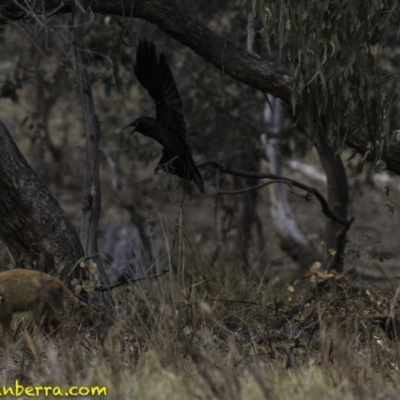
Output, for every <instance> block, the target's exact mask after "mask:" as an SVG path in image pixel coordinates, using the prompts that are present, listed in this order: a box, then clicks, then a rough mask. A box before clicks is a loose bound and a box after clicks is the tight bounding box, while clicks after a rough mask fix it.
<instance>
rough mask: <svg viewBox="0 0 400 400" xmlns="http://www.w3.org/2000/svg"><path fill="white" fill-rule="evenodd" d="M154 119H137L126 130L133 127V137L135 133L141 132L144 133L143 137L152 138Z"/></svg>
mask: <svg viewBox="0 0 400 400" xmlns="http://www.w3.org/2000/svg"><path fill="white" fill-rule="evenodd" d="M153 121H154V120H153V118H150V117H139V118H136V119H135V120H134V121H133V122H131V123H130V124H129V125H127V126H126V127H125V128H124V129H126V128H130V127H131V126H133V131H132V132H131V135H132V133H133V132H136V131H137V132H139V133H142V134H143V135H146V136H150V137H152V136H153V135H152V126H153V124H154V122H153Z"/></svg>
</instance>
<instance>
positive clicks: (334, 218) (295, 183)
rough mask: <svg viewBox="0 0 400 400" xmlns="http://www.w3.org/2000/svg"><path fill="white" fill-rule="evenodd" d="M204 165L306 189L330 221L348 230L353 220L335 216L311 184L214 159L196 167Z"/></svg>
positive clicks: (243, 176)
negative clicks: (252, 170) (228, 165)
mask: <svg viewBox="0 0 400 400" xmlns="http://www.w3.org/2000/svg"><path fill="white" fill-rule="evenodd" d="M205 166H211V167H214V168H216V169H217V170H218V171H219V172H220V173H224V174H229V175H234V176H240V177H242V178H256V179H273V180H274V181H275V180H279V181H280V182H281V183H287V184H288V185H291V186H293V187H297V188H299V189H301V190H304V191H306V192H307V193H306V196H305V198H306V199H307V200H309V199H310V198H311V197H312V196H315V197H316V198H317V200H318V201H319V203H320V204H321V209H322V212H323V213H324V214H325V216H327V217H328V218H329V219H331V220H332V221H334V222H337V223H338V224H340V225H343V226H344V227H345V228H346V231H347V230H349V228H350V226H351V224H352V223H353V221H354V218H351V219H350V220H344V219H342V218H339V217H337V216H336V215H335V214H334V213H333V212H332V211H331V210H330V208H329V206H328V203H327V201H326V199H325V197H324V196H323V195H322V194H321V193H320V192H319V191H318V190H317V189H315V188H313V187H311V186H308V185H305V184H304V183H300V182H298V181H295V180H294V179H290V178H285V177H283V176H280V175H274V174H264V173H261V172H247V171H240V170H235V169H230V168H226V167H224V166H223V165H222V164H220V163H218V162H216V161H202V162H200V163H198V164H197V167H198V168H201V167H205Z"/></svg>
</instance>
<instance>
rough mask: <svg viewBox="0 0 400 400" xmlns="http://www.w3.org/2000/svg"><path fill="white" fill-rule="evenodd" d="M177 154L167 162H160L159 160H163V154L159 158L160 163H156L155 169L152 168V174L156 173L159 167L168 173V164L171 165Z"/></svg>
mask: <svg viewBox="0 0 400 400" xmlns="http://www.w3.org/2000/svg"><path fill="white" fill-rule="evenodd" d="M178 157H179V156H175V157H174V158H171V159H170V160H168V161H167V162H164V163H162V164H161V161H163V158H164V156H163V157H162V158H161V160H160V163H158V165H157V167H156V169H155V170H154V174H157V173H158V170H159V169H160V168H163V169H165V172H166V173H167V174H168V175H169V165H171V164H172V163H173V162H174V161H175V160H176V159H177V158H178Z"/></svg>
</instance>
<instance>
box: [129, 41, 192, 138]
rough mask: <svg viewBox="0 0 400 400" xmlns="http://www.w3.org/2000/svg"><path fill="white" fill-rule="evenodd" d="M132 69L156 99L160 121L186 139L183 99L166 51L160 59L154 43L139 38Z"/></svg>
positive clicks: (158, 119)
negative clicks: (166, 56)
mask: <svg viewBox="0 0 400 400" xmlns="http://www.w3.org/2000/svg"><path fill="white" fill-rule="evenodd" d="M133 69H134V71H135V75H136V77H137V79H138V81H139V82H140V84H141V85H142V86H143V87H145V88H146V89H147V91H148V92H149V94H150V96H151V97H152V98H153V99H154V101H155V102H156V108H157V121H158V122H159V123H161V124H162V125H163V126H164V127H165V128H167V129H168V130H170V131H173V132H177V133H178V134H179V136H180V137H181V138H182V139H183V140H186V124H185V119H184V117H183V114H182V102H181V98H180V96H179V93H178V89H177V88H176V84H175V80H174V77H173V76H172V72H171V69H170V68H169V66H168V65H167V63H166V61H165V56H164V54H161V56H160V60H159V61H158V60H157V53H156V47H155V45H154V43H152V42H148V41H147V40H146V39H139V43H138V47H137V52H136V64H135V65H134V66H133Z"/></svg>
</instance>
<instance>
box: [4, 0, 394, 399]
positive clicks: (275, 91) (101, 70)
mask: <svg viewBox="0 0 400 400" xmlns="http://www.w3.org/2000/svg"><path fill="white" fill-rule="evenodd" d="M39 3H40V4H39ZM73 4H74V2H71V4H70V2H64V3H58V2H56V1H44V2H38V3H35V4H31V3H30V2H26V3H19V2H15V1H14V2H4V3H3V4H2V5H0V20H1V21H2V24H1V25H0V29H1V30H0V60H1V61H0V87H1V92H0V94H1V97H0V120H1V121H2V122H3V123H4V125H5V126H6V128H7V129H8V131H9V132H10V133H11V135H12V138H13V140H14V141H15V143H16V144H17V146H18V148H19V149H20V151H21V152H22V154H23V156H24V157H25V158H26V160H27V161H28V163H29V165H30V166H31V167H32V168H33V170H34V171H35V173H36V174H37V175H38V177H39V178H40V179H41V180H42V181H43V183H44V184H45V185H46V186H47V188H48V189H49V190H50V191H51V192H52V193H53V194H54V196H55V197H56V199H57V201H58V203H59V204H60V206H61V207H62V209H63V210H64V211H65V212H66V214H67V216H68V218H69V220H70V221H72V223H73V224H74V226H75V227H76V228H77V230H78V231H79V225H80V222H81V219H82V190H83V186H84V185H83V182H84V171H85V145H86V139H85V134H86V133H85V124H84V121H83V119H82V103H81V101H80V98H79V93H78V92H79V89H78V86H77V85H78V83H77V80H76V76H77V73H76V69H75V68H74V65H73V63H74V61H73V56H72V50H71V49H72V46H71V35H72V33H71V27H70V20H71V8H73ZM76 4H77V5H76V6H75V7H76V8H75V10H79V9H84V10H86V12H85V18H86V19H85V23H84V35H83V43H84V47H85V50H84V55H85V60H86V63H87V66H85V68H87V71H88V73H89V77H90V80H91V90H92V93H93V97H94V104H95V107H96V114H97V117H98V119H99V121H100V131H101V136H100V142H99V150H100V151H99V153H98V154H99V169H100V184H101V192H102V197H101V201H102V205H101V217H100V230H99V242H98V254H99V260H98V261H96V262H97V263H101V264H103V265H104V268H105V270H106V271H107V274H108V276H109V279H110V281H111V284H113V283H116V282H119V281H120V280H121V277H125V278H124V279H128V280H129V279H130V280H132V279H133V280H134V279H137V278H140V279H142V278H146V277H148V278H149V279H145V280H144V281H140V282H137V283H131V284H129V285H128V284H124V285H122V286H121V287H119V288H118V289H115V290H114V291H112V302H113V304H114V305H115V304H117V305H118V307H117V310H120V312H119V313H118V312H115V313H116V316H115V317H114V319H115V323H114V326H113V327H112V328H111V329H110V334H109V337H108V339H107V340H106V342H105V343H104V344H102V345H101V346H100V345H99V344H98V343H96V342H95V341H90V343H89V344H88V345H87V347H86V348H85V350H84V351H83V352H82V351H81V350H80V349H81V348H80V347H78V344H76V345H75V346H76V348H73V350H68V349H66V346H65V344H63V343H61V344H60V343H56V344H57V346H58V347H57V348H58V351H59V354H61V355H62V357H60V360H59V361H57V362H56V360H53V361H51V362H53V363H54V364H53V366H52V368H53V370H56V371H58V372H57V378H56V381H57V382H58V383H60V384H66V382H68V380H73V381H74V382H76V381H79V382H83V383H85V384H94V382H97V383H99V382H100V383H102V384H103V383H104V382H105V384H107V385H108V386H109V388H110V393H111V396H114V397H115V398H132V397H129V396H130V395H132V393H133V394H134V397H135V396H136V397H137V398H153V397H154V398H155V397H157V398H163V397H165V398H167V397H168V396H174V398H179V397H181V398H189V397H190V398H195V397H196V398H274V399H275V398H282V399H285V398H290V397H292V396H293V395H297V396H300V397H307V398H314V397H315V398H321V397H323V396H330V398H339V397H343V395H346V397H348V398H353V397H354V398H360V397H364V398H380V397H384V398H393V399H394V398H397V397H396V396H397V392H398V383H397V382H398V347H397V342H395V341H390V340H389V339H388V338H387V337H386V335H385V333H384V332H383V331H382V330H379V327H377V326H376V318H377V317H378V316H379V318H389V319H390V321H396V307H397V297H398V291H397V285H398V283H397V282H398V276H399V259H400V252H399V251H400V250H399V246H398V240H399V239H398V238H399V235H398V224H399V220H398V213H399V207H400V199H399V189H398V183H399V178H398V174H399V172H400V164H399V160H400V158H399V157H398V151H397V148H398V143H399V132H400V131H399V126H400V125H399V113H398V110H399V102H398V95H399V87H398V74H399V61H400V59H399V56H400V53H399V27H398V20H399V19H398V18H399V11H400V10H399V5H398V2H397V1H373V0H369V1H364V2H361V1H357V0H352V1H339V0H329V1H328V0H326V1H322V0H316V1H301V2H290V1H263V0H257V1H252V2H244V1H230V2H222V1H214V2H212V4H210V3H209V2H205V1H196V2H193V1H177V2H172V1H170V0H168V1H165V2H160V1H155V0H152V1H149V2H143V1H136V2H134V3H132V4H130V2H121V4H118V5H115V6H112V5H111V2H108V1H99V2H98V4H97V5H93V4H90V3H84V2H82V3H78V2H77V3H76ZM75 12H77V11H75ZM136 17H138V18H136ZM194 18H195V20H197V21H199V24H198V25H196V22H195V21H194V20H193V19H194ZM152 23H153V24H152ZM160 28H161V29H160ZM203 29H204V31H203ZM196 35H197V36H196ZM139 37H145V38H147V39H149V40H152V41H154V42H155V43H156V46H157V52H158V54H161V53H164V54H165V55H166V57H167V62H168V64H169V65H170V67H171V70H172V72H173V75H174V77H175V80H176V83H177V86H178V90H179V92H180V95H181V98H182V103H183V111H184V114H185V118H186V123H187V137H188V143H189V144H190V146H191V148H192V152H193V155H194V159H195V161H196V163H198V165H199V166H200V171H201V173H202V174H203V178H204V182H205V187H206V192H207V193H206V195H201V194H199V193H198V192H197V191H196V189H195V188H194V187H193V188H192V189H193V190H192V192H191V193H190V194H187V195H186V196H185V199H184V201H183V202H182V198H183V193H184V192H183V183H182V182H181V181H180V180H179V179H178V178H176V177H174V176H171V177H168V176H167V175H166V174H164V173H159V174H158V175H153V171H154V167H155V165H156V163H157V161H158V158H159V156H160V151H161V149H160V146H159V145H158V144H157V143H156V142H154V141H152V140H151V139H149V138H146V137H144V136H142V135H140V134H133V135H132V136H129V131H127V130H124V129H123V128H124V126H126V125H127V124H128V123H130V122H131V121H132V120H134V119H135V118H136V117H137V116H140V115H153V116H154V113H155V106H154V104H153V101H152V99H151V98H150V96H149V95H148V93H147V92H146V90H145V89H144V88H142V87H141V86H140V85H139V84H138V82H137V81H136V79H135V77H134V74H133V69H132V65H133V62H134V59H135V51H136V40H137V39H138V38H139ZM176 39H177V40H176ZM207 44H208V46H207ZM225 57H226V58H225ZM205 60H206V61H208V62H206V61H205ZM234 78H236V79H234ZM274 96H276V97H274ZM211 161H212V162H215V163H218V165H219V166H220V167H221V168H220V169H218V168H215V167H213V166H211V165H210V162H211ZM207 162H208V164H207ZM0 163H1V161H0ZM235 171H236V172H235ZM238 171H239V172H238ZM246 173H251V174H253V175H251V174H250V175H246ZM260 173H262V174H269V176H268V177H269V178H271V179H270V180H269V181H274V183H271V184H268V186H266V187H262V188H258V189H252V190H246V189H248V188H252V187H254V186H257V185H259V184H260V183H262V182H266V181H265V180H260V179H257V175H256V174H260ZM273 174H275V175H279V176H280V177H283V178H289V179H292V180H295V181H296V182H298V183H299V184H300V186H301V185H306V188H305V190H302V189H301V187H299V186H296V184H293V183H290V184H288V181H284V180H282V179H281V178H279V177H276V176H275V177H274V176H272V175H273ZM276 181H278V182H276ZM314 189H315V190H317V191H318V193H320V194H321V195H322V196H323V197H324V198H325V199H326V202H327V203H326V206H327V207H328V208H329V209H330V210H331V212H332V213H333V215H334V216H336V217H337V218H339V219H341V220H342V221H347V225H346V226H345V224H340V223H339V224H338V223H335V222H334V221H333V220H332V218H328V217H327V216H326V215H324V213H323V212H322V211H321V204H320V203H319V202H318V201H317V198H316V196H315V192H314V191H313V190H314ZM226 192H229V193H226ZM313 194H314V195H313ZM1 195H2V194H1V193H0V196H1ZM3 218H4V217H3ZM2 221H3V220H2ZM336 222H337V221H336ZM2 239H3V240H4V237H2ZM6 242H7V241H6V240H5V243H6ZM2 252H3V256H2V268H3V269H4V268H9V267H10V266H13V265H15V264H18V262H16V257H15V253H13V254H12V255H11V256H10V252H9V251H7V246H5V244H3V245H2ZM11 253H12V252H11ZM84 255H85V256H91V254H88V253H87V251H86V250H85V251H84ZM21 257H22V256H21ZM32 262H33V265H34V266H35V265H36V260H34V258H31V259H29V260H28V261H27V263H28V264H29V263H32ZM319 263H320V264H319ZM22 265H23V266H26V265H25V264H22ZM332 269H333V272H332ZM154 275H161V276H159V277H158V279H155V278H154ZM92 281H94V283H95V284H97V283H98V278H96V279H93V277H92ZM110 292H111V291H110ZM296 304H297V305H298V304H300V307H299V308H298V309H296V307H295V306H296ZM114 308H115V307H114ZM395 331H396V329H395ZM386 333H387V332H386ZM38 340H39V339H38ZM86 340H89V339H86ZM21 343H22V344H21ZM17 345H19V346H26V347H25V348H23V350H20V351H22V352H24V351H25V352H27V353H29V354H31V353H32V354H35V353H36V355H34V356H28V357H27V359H26V360H22V361H21V360H20V359H19V360H18V361H16V360H14V364H13V366H12V367H10V366H9V364H7V362H8V361H7V358H6V357H5V355H3V361H4V371H5V372H4V376H3V378H4V380H5V381H9V380H10V379H12V378H15V377H19V376H21V374H22V371H24V370H25V369H26V370H27V371H28V372H24V374H26V376H25V379H26V382H28V383H31V384H33V383H35V382H37V381H48V380H49V379H50V378H49V373H48V372H46V366H48V365H49V364H48V362H49V359H50V353H49V348H48V347H47V342H41V341H39V342H38V343H37V344H36V345H35V346H37V347H36V350H35V351H33V350H32V347H31V346H32V345H27V344H26V343H24V341H23V339H20V341H19V342H17V344H16V345H15V346H17ZM69 351H71V352H72V353H73V354H74V355H75V357H76V358H75V361H73V362H72V361H71V359H70V358H68V357H67V355H68V352H69ZM80 351H81V352H82V354H80V355H79V356H78V355H77V354H78V353H79V352H80ZM69 355H70V354H69ZM30 357H31V358H30ZM66 366H67V367H68V370H69V372H68V373H67V374H64V373H63V372H62V371H64V370H65V368H66ZM10 368H11V369H10ZM127 377H129V379H127ZM132 377H133V378H132ZM148 381H150V382H157V383H156V384H154V385H149V383H148ZM116 382H119V383H120V384H119V385H118V384H117V383H116ZM232 387H234V388H235V389H232ZM390 396H392V397H390Z"/></svg>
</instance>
